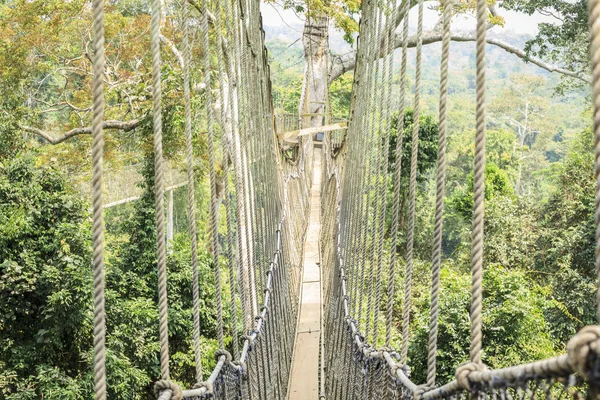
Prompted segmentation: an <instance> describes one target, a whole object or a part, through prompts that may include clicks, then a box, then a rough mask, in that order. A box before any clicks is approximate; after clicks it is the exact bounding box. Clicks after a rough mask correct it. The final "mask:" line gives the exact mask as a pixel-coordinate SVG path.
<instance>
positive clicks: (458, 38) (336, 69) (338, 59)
mask: <svg viewBox="0 0 600 400" xmlns="http://www.w3.org/2000/svg"><path fill="white" fill-rule="evenodd" d="M450 39H451V40H452V41H454V42H474V41H475V40H476V36H475V33H472V32H471V33H452V34H451V37H450ZM441 41H442V32H439V31H437V30H431V31H428V32H425V33H424V34H423V44H424V45H428V44H432V43H436V42H441ZM486 41H487V43H488V44H491V45H494V46H496V47H499V48H501V49H503V50H505V51H507V52H509V53H511V54H514V55H516V56H517V57H519V58H520V59H522V60H524V61H525V62H528V63H532V64H534V65H537V66H538V67H540V68H542V69H545V70H546V71H549V72H556V73H559V74H562V75H565V76H569V77H571V78H575V79H578V80H580V81H582V82H585V83H589V82H590V78H589V77H588V76H586V75H583V74H580V73H577V72H573V71H569V70H567V69H564V68H561V67H559V66H557V65H554V64H549V63H547V62H545V61H543V60H542V59H540V58H537V57H529V56H528V55H527V53H525V50H523V49H521V48H518V47H516V46H513V45H511V44H510V43H507V42H504V41H503V40H500V39H496V38H493V37H487V38H486ZM394 46H395V48H399V47H401V46H402V41H401V37H400V35H396V37H395V40H394ZM416 46H417V37H416V35H413V36H411V37H409V38H408V47H409V48H413V47H416ZM355 64H356V52H355V51H354V52H351V53H347V54H344V55H339V56H333V57H332V60H331V74H330V82H333V80H335V79H337V78H339V77H340V76H342V75H343V74H345V73H346V72H348V71H351V70H353V69H354V66H355Z"/></svg>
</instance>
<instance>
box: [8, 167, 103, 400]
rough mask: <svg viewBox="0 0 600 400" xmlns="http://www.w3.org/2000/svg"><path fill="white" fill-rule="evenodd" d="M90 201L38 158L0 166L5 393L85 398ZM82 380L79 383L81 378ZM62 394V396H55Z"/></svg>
mask: <svg viewBox="0 0 600 400" xmlns="http://www.w3.org/2000/svg"><path fill="white" fill-rule="evenodd" d="M89 228H90V227H89V224H88V219H87V213H86V211H85V203H84V202H83V201H82V200H81V199H80V197H79V196H78V195H76V194H75V193H74V192H73V190H72V189H71V188H70V186H69V184H68V183H67V181H66V180H65V178H64V177H63V176H62V175H61V174H60V173H58V172H57V171H55V170H53V169H49V168H37V167H36V165H35V158H34V157H33V156H32V155H20V156H19V157H16V158H15V159H13V160H4V161H2V164H0V231H1V232H0V260H1V261H0V276H1V279H0V360H2V364H3V365H2V364H0V366H2V368H0V393H2V394H3V397H4V398H6V399H29V398H31V399H33V398H40V397H42V396H44V395H45V397H46V398H64V399H76V398H80V397H79V395H80V392H81V391H82V389H81V385H82V384H83V385H85V383H86V382H85V379H86V377H85V374H86V372H87V364H85V363H83V362H82V361H83V360H82V356H83V354H85V352H87V351H88V349H89V347H90V345H91V329H90V315H91V308H90V305H91V301H90V300H91V298H90V296H89V295H90V292H91V291H90V288H91V273H90V272H91V271H90V268H89V265H90V262H89V260H90V257H91V255H90V250H89V249H90V242H89ZM80 380H81V381H82V382H78V381H80ZM50 394H54V395H56V397H52V396H50Z"/></svg>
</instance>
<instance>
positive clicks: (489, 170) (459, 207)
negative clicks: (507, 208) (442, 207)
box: [450, 163, 514, 219]
mask: <svg viewBox="0 0 600 400" xmlns="http://www.w3.org/2000/svg"><path fill="white" fill-rule="evenodd" d="M474 181H475V179H474V173H473V172H471V173H470V174H469V175H468V176H467V184H466V186H465V187H463V188H461V189H457V190H456V191H455V192H454V193H453V196H452V199H451V200H450V202H451V206H452V207H453V209H454V210H456V211H457V212H458V213H460V214H461V215H462V216H463V217H464V218H466V219H470V218H471V217H472V214H473V202H474V199H473V186H474V184H475V182H474ZM513 194H514V191H513V188H512V185H511V184H510V181H509V179H508V174H507V173H506V172H505V171H504V170H502V169H500V168H498V166H497V165H496V164H492V163H487V164H486V166H485V191H484V199H485V200H486V201H490V200H493V199H494V198H498V197H501V196H512V195H513Z"/></svg>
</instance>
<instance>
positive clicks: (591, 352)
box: [567, 325, 600, 382]
mask: <svg viewBox="0 0 600 400" xmlns="http://www.w3.org/2000/svg"><path fill="white" fill-rule="evenodd" d="M599 355H600V326H597V325H590V326H586V327H584V328H583V329H582V330H580V331H579V332H577V334H576V335H575V336H574V337H573V338H572V339H571V340H569V343H568V344H567V357H568V360H569V364H570V365H571V367H572V368H573V370H575V372H577V373H578V374H579V375H581V376H582V377H583V378H585V379H587V380H588V381H590V382H591V381H595V380H597V379H598V378H600V368H599V367H598V360H599V357H598V356H599Z"/></svg>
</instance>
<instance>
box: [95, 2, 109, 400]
mask: <svg viewBox="0 0 600 400" xmlns="http://www.w3.org/2000/svg"><path fill="white" fill-rule="evenodd" d="M93 16H94V38H93V41H94V42H93V43H94V57H93V68H94V76H93V80H92V85H93V89H92V96H93V106H92V107H93V108H92V113H93V114H92V138H93V143H92V206H93V215H92V221H93V222H92V249H93V256H92V257H93V274H94V394H95V398H96V400H106V347H105V346H106V312H105V294H104V224H103V206H102V172H103V171H102V167H103V165H102V164H103V157H104V134H103V129H102V125H103V120H104V65H105V59H104V0H94V3H93Z"/></svg>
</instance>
